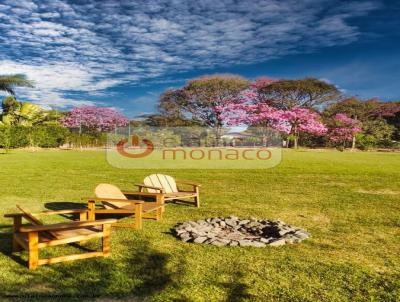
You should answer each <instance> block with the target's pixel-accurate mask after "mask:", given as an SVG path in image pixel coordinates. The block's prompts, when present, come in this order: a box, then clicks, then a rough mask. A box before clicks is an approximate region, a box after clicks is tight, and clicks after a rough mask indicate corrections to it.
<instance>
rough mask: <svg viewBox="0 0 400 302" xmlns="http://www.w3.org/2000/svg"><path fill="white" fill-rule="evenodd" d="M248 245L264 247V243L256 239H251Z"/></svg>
mask: <svg viewBox="0 0 400 302" xmlns="http://www.w3.org/2000/svg"><path fill="white" fill-rule="evenodd" d="M250 246H254V247H265V246H266V244H265V243H263V242H258V241H251V245H250Z"/></svg>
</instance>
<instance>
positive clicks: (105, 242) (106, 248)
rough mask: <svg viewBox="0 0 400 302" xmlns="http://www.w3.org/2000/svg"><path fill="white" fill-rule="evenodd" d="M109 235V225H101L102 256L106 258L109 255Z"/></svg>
mask: <svg viewBox="0 0 400 302" xmlns="http://www.w3.org/2000/svg"><path fill="white" fill-rule="evenodd" d="M110 234H111V224H105V225H103V240H102V243H103V256H104V257H107V256H109V255H110Z"/></svg>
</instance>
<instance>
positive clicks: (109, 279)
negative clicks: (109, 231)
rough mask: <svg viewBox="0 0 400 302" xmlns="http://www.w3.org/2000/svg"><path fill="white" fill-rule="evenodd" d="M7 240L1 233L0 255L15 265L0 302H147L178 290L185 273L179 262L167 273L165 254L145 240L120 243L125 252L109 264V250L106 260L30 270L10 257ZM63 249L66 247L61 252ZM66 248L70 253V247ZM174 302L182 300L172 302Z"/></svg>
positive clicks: (0, 285)
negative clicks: (106, 301) (114, 301)
mask: <svg viewBox="0 0 400 302" xmlns="http://www.w3.org/2000/svg"><path fill="white" fill-rule="evenodd" d="M11 236H12V235H11V234H7V236H2V235H1V234H0V243H1V245H0V251H1V253H2V254H4V255H6V256H7V257H10V258H11V259H12V260H13V261H14V260H15V261H17V262H18V263H19V264H20V265H18V266H17V267H15V265H13V266H12V267H13V268H11V269H8V270H7V272H6V273H5V275H4V278H3V277H2V281H1V282H0V300H1V301H4V300H6V299H11V300H13V301H17V300H23V299H25V301H26V300H29V301H36V300H38V301H54V299H57V300H64V299H65V301H86V300H91V299H94V298H98V297H103V298H120V299H123V300H125V301H126V299H129V300H128V301H142V300H143V299H146V300H152V297H155V296H157V295H159V294H160V293H162V292H163V291H164V290H165V289H166V288H167V287H177V286H179V282H178V281H179V278H180V276H181V274H183V272H184V264H183V263H182V264H181V266H180V267H178V268H173V270H174V271H170V270H169V269H168V267H167V265H168V261H169V257H170V256H169V255H168V254H166V253H163V252H159V251H157V250H155V249H153V248H152V247H151V246H150V243H149V242H147V241H144V240H137V239H136V240H132V241H130V240H128V241H124V246H125V247H127V249H126V251H124V252H123V253H121V254H119V255H116V258H117V259H113V253H112V251H111V253H112V254H111V257H110V258H94V259H90V260H89V259H88V260H77V261H74V262H64V263H58V264H53V265H47V266H40V267H39V268H38V269H37V270H35V271H29V270H28V269H27V268H26V263H24V262H22V261H21V259H20V258H19V255H18V254H16V255H15V256H14V255H13V254H12V253H11V238H12V237H11ZM90 244H91V243H89V245H90ZM93 244H94V242H93ZM63 248H64V249H65V248H67V247H65V246H61V247H60V249H63ZM67 249H68V252H71V250H70V248H67ZM61 251H62V250H61ZM68 252H67V253H68ZM75 252H76V251H75ZM17 256H18V257H17ZM1 297H3V298H4V299H1ZM174 301H187V300H186V299H184V298H182V297H176V299H174Z"/></svg>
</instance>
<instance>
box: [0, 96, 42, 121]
mask: <svg viewBox="0 0 400 302" xmlns="http://www.w3.org/2000/svg"><path fill="white" fill-rule="evenodd" d="M2 109H3V112H2V114H1V120H0V123H1V124H3V125H23V126H33V125H38V124H41V123H43V122H44V121H45V120H46V117H47V115H48V113H47V112H46V111H45V110H43V108H42V107H40V106H39V105H36V104H32V103H23V102H18V101H17V100H16V99H15V97H14V96H8V97H6V98H4V100H3V103H2Z"/></svg>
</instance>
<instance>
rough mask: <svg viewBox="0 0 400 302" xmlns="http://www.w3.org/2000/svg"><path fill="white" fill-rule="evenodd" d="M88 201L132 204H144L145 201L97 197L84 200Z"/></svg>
mask: <svg viewBox="0 0 400 302" xmlns="http://www.w3.org/2000/svg"><path fill="white" fill-rule="evenodd" d="M82 199H84V200H86V201H94V202H96V201H100V202H101V201H108V202H130V203H134V204H140V203H144V201H143V200H133V199H115V198H97V197H84V198H82Z"/></svg>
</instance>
